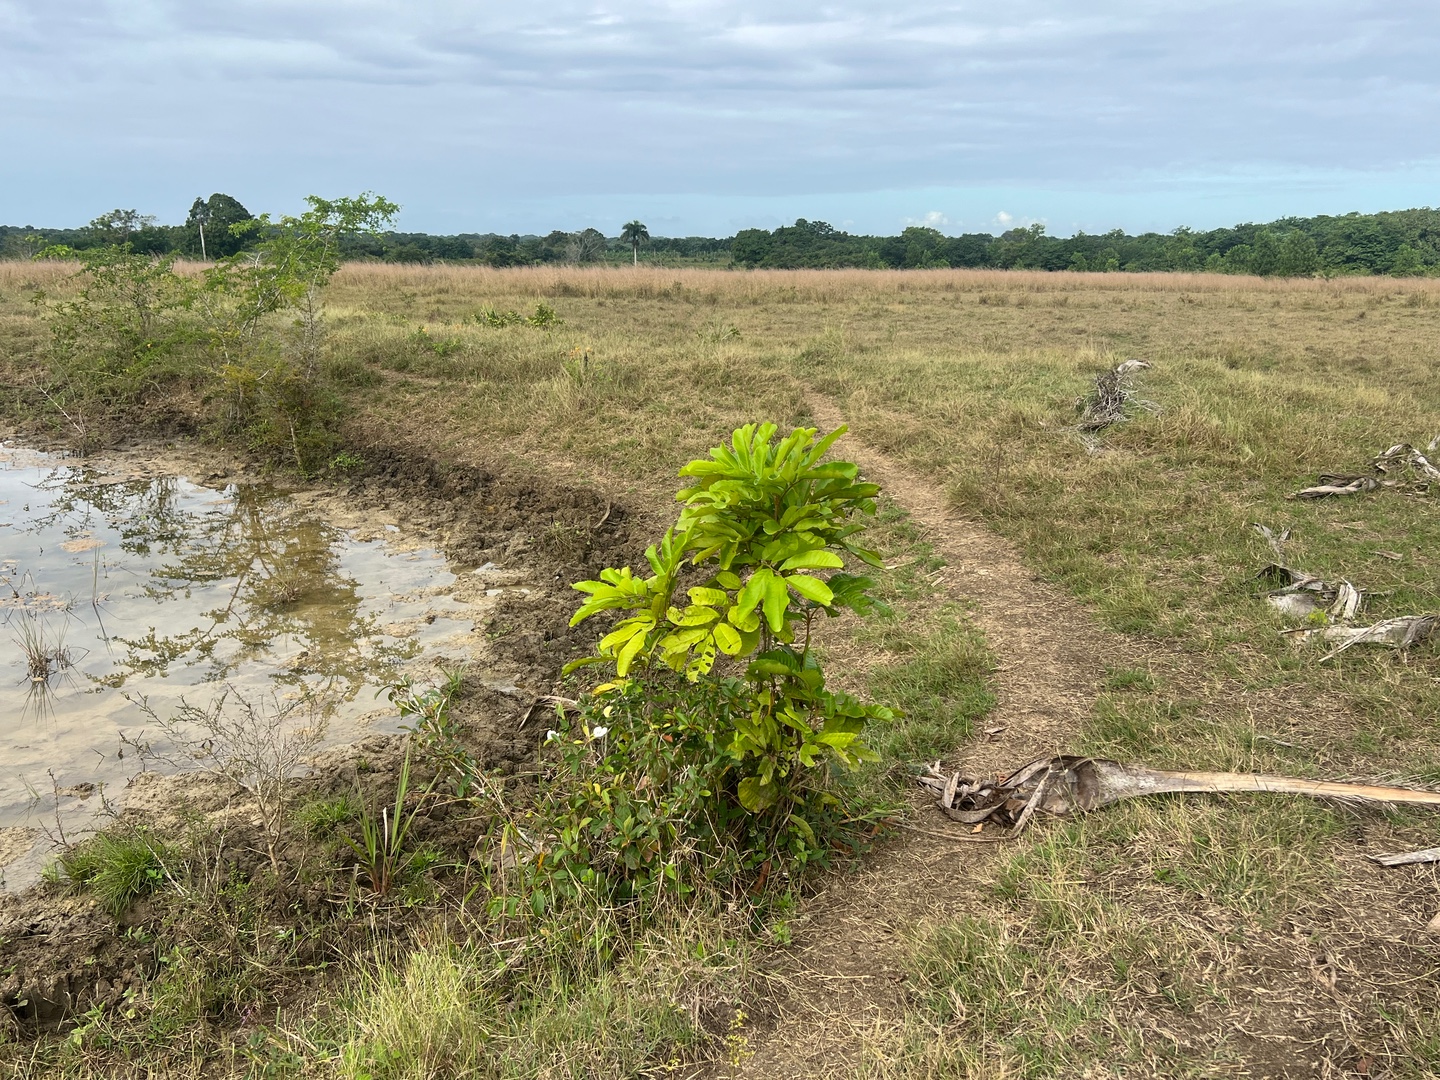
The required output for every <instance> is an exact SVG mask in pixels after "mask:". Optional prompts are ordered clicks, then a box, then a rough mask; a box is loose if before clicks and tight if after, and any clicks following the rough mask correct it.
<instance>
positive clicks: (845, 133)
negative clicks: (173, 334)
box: [0, 0, 1440, 235]
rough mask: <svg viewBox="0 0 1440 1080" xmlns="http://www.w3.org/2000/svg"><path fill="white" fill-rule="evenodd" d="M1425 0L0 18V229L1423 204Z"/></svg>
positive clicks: (1130, 218) (974, 226)
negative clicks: (201, 214) (222, 208)
mask: <svg viewBox="0 0 1440 1080" xmlns="http://www.w3.org/2000/svg"><path fill="white" fill-rule="evenodd" d="M1437 57H1440V5H1437V3H1436V2H1435V0H1302V2H1289V0H1123V2H1120V0H1004V2H997V0H983V2H972V0H951V2H948V3H934V2H930V0H834V2H831V3H809V2H798V0H765V2H759V0H730V2H726V3H720V2H714V0H610V2H591V0H550V2H533V0H532V2H528V3H518V2H513V0H487V2H483V3H482V2H468V3H467V2H460V0H288V2H280V0H223V2H221V0H0V146H3V147H4V152H3V154H0V223H8V224H17V225H23V224H36V225H68V224H78V223H81V222H84V221H86V220H88V219H89V218H91V217H94V216H96V215H97V214H99V213H101V212H102V211H104V210H108V209H110V208H112V207H117V206H118V207H126V208H128V207H135V208H138V209H139V210H141V211H142V212H144V213H150V214H155V215H156V216H157V217H158V218H159V219H160V220H161V221H162V222H177V221H179V220H182V219H183V217H184V215H185V212H186V210H187V209H188V207H189V205H190V202H191V200H192V199H193V198H194V197H195V196H197V195H209V194H210V193H211V192H214V191H222V192H226V193H228V194H231V195H234V196H235V197H237V198H239V199H240V200H241V202H243V203H244V204H245V205H246V206H248V207H249V208H250V209H251V210H254V211H260V210H271V211H277V212H284V211H291V210H294V209H296V208H297V207H298V206H299V204H300V200H301V197H302V196H304V195H305V194H307V193H311V192H314V193H317V194H322V195H340V194H353V193H358V192H359V191H361V190H365V189H368V190H373V191H376V192H379V193H381V194H383V195H386V196H387V197H389V198H391V199H394V200H395V201H397V202H399V203H400V204H401V205H402V206H403V207H404V212H403V215H402V218H401V223H400V224H401V227H402V228H408V229H414V230H424V231H430V232H471V231H474V232H479V231H498V232H506V233H508V232H546V231H549V230H550V229H552V228H562V229H567V230H568V229H577V228H582V227H586V226H595V227H598V228H600V229H601V230H602V231H604V232H606V233H607V234H610V235H613V234H615V233H616V232H617V231H618V229H619V226H620V225H621V223H623V222H625V221H627V220H629V219H631V218H633V217H639V218H641V219H642V220H644V221H645V222H646V223H647V224H648V225H649V227H650V230H651V232H652V233H654V234H657V235H683V234H709V235H717V234H728V233H731V232H734V231H735V230H736V229H739V228H745V227H751V226H762V227H774V226H775V225H778V224H784V223H789V222H791V221H793V220H794V219H795V218H796V217H807V218H811V219H822V220H826V221H829V222H831V223H832V224H835V225H837V226H843V227H846V228H849V229H850V230H852V231H858V232H881V233H893V232H896V231H898V230H899V229H901V228H903V227H904V226H905V225H906V224H910V223H926V224H933V225H935V226H936V227H938V228H941V229H942V230H944V231H946V232H951V233H954V232H960V231H977V230H978V231H995V230H998V229H1001V228H1004V227H1006V226H1008V225H1010V224H1025V223H1030V222H1035V221H1040V222H1044V223H1045V224H1046V225H1047V226H1048V227H1049V230H1050V231H1051V232H1052V233H1054V234H1057V235H1065V234H1068V233H1071V232H1073V231H1074V230H1075V229H1077V228H1083V229H1085V230H1087V231H1104V230H1106V229H1110V228H1115V227H1121V228H1124V229H1126V230H1128V231H1140V230H1143V229H1152V228H1154V229H1160V230H1163V231H1168V230H1169V229H1172V228H1174V227H1175V226H1177V225H1182V224H1188V225H1191V226H1195V227H1202V228H1203V227H1213V226H1215V225H1221V224H1231V223H1234V222H1236V221H1246V220H1269V219H1273V218H1275V217H1279V216H1282V215H1286V214H1312V213H1339V212H1345V211H1348V210H1379V209H1387V208H1388V209H1394V208H1400V207H1407V206H1420V205H1440V60H1437Z"/></svg>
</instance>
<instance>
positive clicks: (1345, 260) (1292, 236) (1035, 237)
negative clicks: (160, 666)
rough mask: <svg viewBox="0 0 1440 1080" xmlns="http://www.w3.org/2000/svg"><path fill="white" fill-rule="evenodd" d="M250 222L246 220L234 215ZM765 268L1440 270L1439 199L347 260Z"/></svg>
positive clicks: (194, 231)
mask: <svg viewBox="0 0 1440 1080" xmlns="http://www.w3.org/2000/svg"><path fill="white" fill-rule="evenodd" d="M253 219H254V218H253V215H252V214H251V213H250V212H249V211H248V210H247V209H246V208H245V207H244V206H243V205H241V203H240V202H239V201H238V200H237V199H235V198H233V197H231V196H229V195H224V194H218V193H217V194H214V195H211V196H210V198H209V199H198V198H197V199H196V200H195V202H194V204H193V205H192V206H191V208H190V213H189V215H188V217H187V218H186V221H185V223H184V224H183V225H157V224H156V223H155V219H154V218H151V217H146V216H144V215H141V214H139V213H138V212H137V211H134V210H113V211H111V212H110V213H108V214H103V215H101V216H100V217H97V218H96V219H95V220H93V221H91V222H90V223H89V224H88V225H85V226H82V227H80V228H75V229H36V228H33V227H31V226H25V227H24V228H19V227H15V226H0V257H7V258H17V257H24V256H25V255H28V254H31V253H33V252H35V251H38V250H40V249H41V248H44V247H47V246H53V245H65V246H67V247H70V248H73V249H74V250H77V251H84V250H87V249H93V248H101V247H106V246H108V245H112V244H128V245H129V247H130V249H131V250H132V251H135V252H137V253H142V254H153V255H165V254H177V255H183V256H190V257H196V258H209V259H214V258H224V257H227V256H229V255H233V254H235V253H236V252H238V251H240V250H243V249H244V248H245V247H246V246H247V245H251V246H253V245H255V244H259V243H261V242H262V241H263V239H264V236H265V231H264V229H263V228H260V229H247V228H246V227H245V226H244V223H245V222H249V221H252V220H253ZM237 225H239V226H241V228H239V229H235V228H234V226H237ZM642 248H643V250H644V252H645V255H646V257H647V258H649V259H651V260H655V259H659V260H661V261H664V262H665V263H667V264H671V265H675V264H686V263H688V264H697V265H716V266H734V267H739V268H756V269H765V268H770V269H800V268H815V269H833V268H843V267H862V268H868V269H926V268H935V267H990V268H997V269H1024V270H1060V271H1064V270H1070V271H1092V272H1093V271H1100V272H1104V271H1120V270H1125V271H1167V270H1174V271H1207V272H1212V273H1227V274H1259V275H1262V276H1266V277H1271V276H1276V277H1309V276H1312V275H1316V274H1320V275H1327V276H1328V275H1333V274H1394V275H1396V276H1402V277H1405V276H1420V275H1425V274H1440V209H1430V208H1428V207H1425V208H1420V209H1414V210H1396V211H1387V212H1383V213H1378V214H1359V213H1352V214H1343V215H1321V216H1318V217H1309V218H1299V217H1288V218H1281V219H1279V220H1277V221H1272V222H1268V223H1265V224H1244V225H1235V226H1232V227H1229V228H1222V229H1211V230H1208V231H1197V230H1193V229H1190V228H1179V229H1176V230H1175V231H1173V232H1170V233H1157V232H1148V233H1141V234H1139V235H1130V234H1128V233H1125V232H1123V231H1121V230H1119V229H1115V230H1112V231H1110V232H1107V233H1100V234H1090V233H1084V232H1078V233H1076V234H1075V235H1074V236H1069V237H1057V236H1049V235H1047V234H1046V232H1045V227H1044V226H1043V225H1031V226H1028V227H1026V228H1014V229H1009V230H1007V231H1005V232H1003V233H1001V234H999V235H998V236H997V235H994V234H991V233H965V234H962V235H959V236H947V235H945V234H944V233H942V232H940V231H939V230H938V229H933V228H925V227H921V226H912V227H910V228H907V229H905V230H904V231H903V232H901V233H900V234H899V235H898V236H869V235H860V234H854V233H847V232H843V231H841V230H838V229H835V228H833V227H832V226H830V225H828V224H826V223H825V222H823V221H806V220H805V219H803V218H802V219H800V220H799V221H796V222H795V224H794V225H787V226H782V227H780V228H777V229H774V230H766V229H743V230H741V231H740V232H738V233H736V234H735V235H734V236H730V237H704V236H685V237H664V236H651V235H649V233H648V231H647V230H646V229H645V226H644V225H643V223H641V222H639V221H632V222H629V223H627V224H626V225H625V226H624V227H623V229H622V230H621V232H620V234H619V235H616V236H613V237H608V236H606V235H605V234H604V233H602V232H601V231H600V230H598V229H594V228H589V229H583V230H581V231H579V232H564V231H561V230H558V229H557V230H554V231H552V232H550V233H547V234H546V235H544V236H538V235H519V234H512V235H509V236H504V235H500V234H497V233H460V234H457V235H453V236H436V235H432V234H429V233H402V232H393V231H391V232H383V233H367V234H363V235H357V236H353V237H349V238H347V239H346V241H345V243H344V247H343V250H342V252H341V254H342V257H344V258H347V259H366V260H375V261H382V262H393V263H428V262H456V263H479V264H484V265H488V266H535V265H543V264H547V263H622V262H633V261H637V260H638V258H639V252H640V251H641V250H642Z"/></svg>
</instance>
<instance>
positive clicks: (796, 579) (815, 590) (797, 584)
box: [785, 574, 835, 607]
mask: <svg viewBox="0 0 1440 1080" xmlns="http://www.w3.org/2000/svg"><path fill="white" fill-rule="evenodd" d="M785 584H786V585H789V586H790V588H792V589H794V590H795V591H796V592H797V593H799V594H800V595H801V596H803V597H804V598H805V599H806V600H810V601H812V602H813V603H816V604H820V605H821V606H822V607H829V606H830V604H831V603H832V602H834V600H835V594H834V593H832V592H831V591H830V586H829V585H826V584H825V583H824V582H823V581H821V580H820V579H819V578H813V577H810V576H809V575H808V574H791V575H790V576H789V577H787V578H786V579H785Z"/></svg>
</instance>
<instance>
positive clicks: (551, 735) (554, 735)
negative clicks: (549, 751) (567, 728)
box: [545, 728, 560, 742]
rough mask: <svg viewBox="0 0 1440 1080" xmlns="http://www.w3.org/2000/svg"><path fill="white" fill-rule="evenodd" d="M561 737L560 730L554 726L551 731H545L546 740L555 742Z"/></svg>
mask: <svg viewBox="0 0 1440 1080" xmlns="http://www.w3.org/2000/svg"><path fill="white" fill-rule="evenodd" d="M559 738H560V732H558V731H556V730H555V729H554V728H551V729H550V730H549V731H547V732H545V741H546V742H555V741H556V740H557V739H559Z"/></svg>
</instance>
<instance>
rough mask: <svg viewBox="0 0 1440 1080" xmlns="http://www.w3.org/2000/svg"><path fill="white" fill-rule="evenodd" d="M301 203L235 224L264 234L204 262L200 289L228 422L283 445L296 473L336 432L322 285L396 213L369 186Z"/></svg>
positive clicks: (239, 228)
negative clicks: (358, 239) (247, 247)
mask: <svg viewBox="0 0 1440 1080" xmlns="http://www.w3.org/2000/svg"><path fill="white" fill-rule="evenodd" d="M305 201H306V202H307V203H308V204H309V206H310V208H309V209H308V210H306V211H305V212H304V213H303V214H301V215H300V216H299V217H291V216H288V215H287V216H284V217H281V218H279V219H272V218H271V217H270V215H269V214H262V215H260V216H259V217H258V218H253V219H251V220H250V221H247V222H243V223H241V224H240V225H239V226H237V227H236V228H235V229H234V230H232V231H234V232H235V233H238V234H242V235H243V234H246V233H253V234H256V235H258V236H259V237H261V239H260V242H259V244H258V245H257V246H256V248H255V250H254V251H253V252H244V253H237V254H235V255H231V256H229V257H228V258H225V259H221V260H220V261H219V262H217V263H216V264H215V265H214V266H213V267H211V268H210V269H209V270H207V271H206V272H205V278H204V282H203V284H202V286H201V289H200V293H199V302H200V306H201V309H202V310H203V311H204V313H205V316H206V320H207V323H208V331H209V339H210V349H211V354H212V356H213V357H214V359H215V361H216V363H217V367H218V371H217V374H218V375H219V376H220V380H221V385H222V387H223V388H224V391H225V394H224V397H225V399H226V400H227V401H228V402H229V403H230V415H229V417H228V420H229V422H230V425H231V426H232V427H233V428H236V429H239V430H243V431H245V432H247V433H248V435H249V436H250V437H251V439H252V440H253V441H256V442H259V443H261V444H268V443H274V442H276V441H277V440H279V445H281V446H284V445H288V447H289V449H290V450H291V452H292V453H293V455H294V459H295V464H296V467H297V468H298V469H299V470H300V471H301V472H302V473H304V472H306V471H307V470H308V469H309V468H310V466H311V464H313V462H314V461H315V460H316V459H317V458H319V457H322V456H323V454H324V453H325V451H326V450H327V449H328V442H329V440H330V439H331V438H332V435H331V432H330V427H329V420H330V416H329V415H328V414H327V398H326V396H325V395H324V393H323V392H322V391H323V387H321V385H320V382H319V379H318V375H319V366H320V349H321V345H322V342H323V337H324V318H323V317H324V309H323V305H322V303H321V293H322V290H323V289H324V287H325V286H326V285H327V284H328V283H329V281H330V278H331V276H332V275H334V273H335V271H336V270H338V269H339V268H340V256H341V250H342V246H343V244H344V243H345V241H346V240H347V239H350V238H353V237H355V236H357V235H360V234H369V235H371V236H374V235H375V234H377V233H378V232H379V231H380V229H381V228H382V227H384V226H386V225H388V224H389V223H390V222H392V221H393V220H394V218H395V215H396V214H398V213H399V212H400V207H399V206H397V205H396V204H395V203H393V202H390V201H389V200H388V199H386V198H383V197H381V196H378V195H375V194H373V193H372V192H368V191H367V192H364V193H362V194H361V195H359V196H358V197H356V198H341V199H322V198H320V197H319V196H318V195H310V196H307V197H306V199H305ZM282 315H283V316H289V319H288V324H289V325H288V326H286V327H284V328H283V330H282V327H281V326H278V325H276V318H275V317H277V316H282ZM277 330H278V331H281V332H280V333H275V332H274V331H277ZM271 448H272V449H275V448H277V447H274V446H272V447H271Z"/></svg>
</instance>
